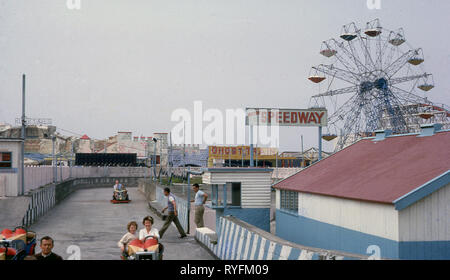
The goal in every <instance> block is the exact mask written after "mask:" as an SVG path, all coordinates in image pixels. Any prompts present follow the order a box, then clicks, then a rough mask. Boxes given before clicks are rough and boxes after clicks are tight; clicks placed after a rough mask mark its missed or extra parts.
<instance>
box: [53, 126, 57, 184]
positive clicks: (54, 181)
mask: <svg viewBox="0 0 450 280" xmlns="http://www.w3.org/2000/svg"><path fill="white" fill-rule="evenodd" d="M55 141H56V136H55V135H52V167H53V183H55V184H56V180H57V179H58V178H57V177H56V176H57V174H56V172H57V170H56V155H55Z"/></svg>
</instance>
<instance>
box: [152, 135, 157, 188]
mask: <svg viewBox="0 0 450 280" xmlns="http://www.w3.org/2000/svg"><path fill="white" fill-rule="evenodd" d="M157 142H158V139H157V138H154V137H153V145H154V146H153V164H152V165H153V180H155V181H156V143H157Z"/></svg>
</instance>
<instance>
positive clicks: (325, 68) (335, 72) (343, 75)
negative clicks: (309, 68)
mask: <svg viewBox="0 0 450 280" xmlns="http://www.w3.org/2000/svg"><path fill="white" fill-rule="evenodd" d="M313 69H314V70H316V71H318V72H320V73H323V74H326V75H329V76H332V77H335V78H338V79H340V80H343V81H346V82H349V83H351V84H354V85H357V84H359V81H358V80H357V79H356V78H355V76H354V73H352V72H349V71H346V70H343V69H340V68H337V67H335V66H334V65H325V64H320V65H319V66H315V67H313Z"/></svg>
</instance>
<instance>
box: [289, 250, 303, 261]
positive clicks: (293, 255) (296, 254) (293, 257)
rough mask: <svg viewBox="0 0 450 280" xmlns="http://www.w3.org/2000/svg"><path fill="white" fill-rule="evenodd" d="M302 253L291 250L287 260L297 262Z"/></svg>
mask: <svg viewBox="0 0 450 280" xmlns="http://www.w3.org/2000/svg"><path fill="white" fill-rule="evenodd" d="M301 253H302V251H301V250H300V249H297V248H292V250H291V253H290V254H289V257H288V259H289V260H298V258H299V257H300V254H301Z"/></svg>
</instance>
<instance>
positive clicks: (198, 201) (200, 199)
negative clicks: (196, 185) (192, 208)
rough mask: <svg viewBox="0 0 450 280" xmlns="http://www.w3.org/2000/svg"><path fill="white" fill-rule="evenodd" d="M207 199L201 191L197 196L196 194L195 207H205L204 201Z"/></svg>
mask: <svg viewBox="0 0 450 280" xmlns="http://www.w3.org/2000/svg"><path fill="white" fill-rule="evenodd" d="M204 199H205V193H204V192H202V191H201V190H199V191H198V192H197V193H196V194H195V205H196V206H199V205H203V200H204Z"/></svg>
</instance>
